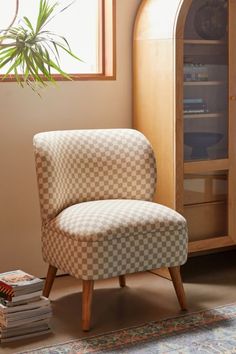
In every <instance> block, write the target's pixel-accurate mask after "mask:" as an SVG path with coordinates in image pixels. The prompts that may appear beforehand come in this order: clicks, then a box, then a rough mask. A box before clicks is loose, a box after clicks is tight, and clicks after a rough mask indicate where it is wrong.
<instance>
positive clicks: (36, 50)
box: [0, 0, 80, 90]
mask: <svg viewBox="0 0 236 354" xmlns="http://www.w3.org/2000/svg"><path fill="white" fill-rule="evenodd" d="M58 5H59V4H58V2H55V3H53V4H49V1H48V0H40V2H39V10H38V16H37V21H36V24H35V25H34V26H33V24H32V23H31V21H30V19H29V18H28V17H26V16H24V17H23V19H21V21H20V23H19V25H18V26H13V25H10V27H9V28H8V29H6V30H3V31H1V33H0V68H3V67H5V66H6V65H7V72H6V73H5V75H4V76H3V78H2V79H3V80H4V79H6V78H7V77H9V76H11V77H12V76H13V77H15V79H16V81H17V82H18V83H19V84H20V85H21V86H22V87H23V86H24V84H27V85H29V86H30V87H31V88H32V89H36V88H37V87H38V86H40V87H41V86H46V85H47V83H48V82H55V79H54V78H53V75H52V72H51V70H52V69H54V70H55V71H56V72H57V73H59V74H60V75H62V76H63V77H64V78H66V79H68V80H70V79H71V78H70V76H69V75H68V74H67V73H66V72H64V71H63V70H62V69H61V67H60V51H64V52H66V53H67V54H68V55H70V56H72V57H74V58H75V59H76V60H80V59H79V58H78V57H77V56H76V55H75V54H73V53H72V51H71V48H70V46H69V43H68V41H67V40H66V38H65V37H63V36H59V35H57V34H55V33H53V32H51V31H49V30H47V29H46V26H47V25H48V23H49V22H50V21H51V20H52V19H53V18H54V17H55V16H56V15H57V14H58V13H59V12H62V11H64V10H65V9H67V8H68V6H69V5H68V6H66V7H65V8H63V9H62V10H60V11H59V12H57V13H56V9H57V7H58ZM17 8H18V7H17ZM15 17H16V16H15ZM36 90H37V89H36Z"/></svg>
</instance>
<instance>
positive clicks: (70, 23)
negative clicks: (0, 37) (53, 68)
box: [0, 0, 115, 80]
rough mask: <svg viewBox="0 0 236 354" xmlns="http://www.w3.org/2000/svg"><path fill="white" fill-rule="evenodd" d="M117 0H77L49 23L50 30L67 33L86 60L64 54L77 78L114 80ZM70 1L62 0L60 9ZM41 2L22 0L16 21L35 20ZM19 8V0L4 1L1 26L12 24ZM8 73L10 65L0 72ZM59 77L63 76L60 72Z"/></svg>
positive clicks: (63, 62) (0, 7)
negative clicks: (17, 5) (7, 69)
mask: <svg viewBox="0 0 236 354" xmlns="http://www.w3.org/2000/svg"><path fill="white" fill-rule="evenodd" d="M49 1H50V2H52V3H55V2H56V1H55V0H49ZM114 2H115V0H75V1H74V2H73V3H72V5H71V6H69V7H68V8H67V9H66V11H63V12H62V13H60V14H58V16H56V17H55V18H53V20H52V21H51V22H50V23H49V24H48V25H47V29H49V30H52V31H53V32H55V33H57V34H59V35H62V36H64V37H65V38H66V39H67V40H68V42H69V44H70V46H71V49H72V51H73V53H75V54H76V55H77V56H78V57H79V58H81V59H82V61H81V62H78V61H77V60H75V59H73V58H72V57H70V56H69V55H66V53H61V59H60V66H61V67H62V69H63V70H64V71H65V72H67V73H69V74H70V75H71V76H72V77H73V79H75V80H76V79H114V77H115V73H114V70H115V55H114V35H115V33H114V28H115V23H114V22H115V9H114V6H115V5H114ZM6 3H7V5H6ZM70 3H71V1H70V0H63V1H59V4H60V7H58V11H59V9H62V8H64V7H65V6H66V5H68V4H70ZM38 4H39V0H37V6H35V5H36V2H35V1H33V0H20V1H19V10H18V16H17V19H16V21H15V24H17V23H19V19H20V18H22V17H23V16H27V17H29V18H30V20H32V22H33V23H35V20H36V17H37V12H38ZM30 5H31V6H30ZM15 7H16V1H15V0H7V2H6V0H0V24H1V25H0V28H7V27H8V26H9V24H10V23H11V21H12V18H13V17H14V13H15ZM4 72H6V68H3V69H1V71H0V74H4ZM55 78H56V79H58V80H60V79H62V77H61V76H60V75H59V74H56V72H55Z"/></svg>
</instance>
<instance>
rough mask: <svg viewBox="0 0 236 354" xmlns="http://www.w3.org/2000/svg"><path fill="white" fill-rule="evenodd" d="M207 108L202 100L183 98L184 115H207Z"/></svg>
mask: <svg viewBox="0 0 236 354" xmlns="http://www.w3.org/2000/svg"><path fill="white" fill-rule="evenodd" d="M208 112H209V110H208V107H207V104H206V102H205V101H204V100H203V98H184V113H185V114H187V113H189V114H190V113H208Z"/></svg>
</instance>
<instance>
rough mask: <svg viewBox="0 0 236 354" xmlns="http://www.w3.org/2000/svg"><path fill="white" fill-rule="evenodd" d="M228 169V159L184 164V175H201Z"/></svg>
mask: <svg viewBox="0 0 236 354" xmlns="http://www.w3.org/2000/svg"><path fill="white" fill-rule="evenodd" d="M228 169H229V160H228V159H217V160H205V161H189V162H184V173H201V172H210V171H223V170H225V171H227V170H228Z"/></svg>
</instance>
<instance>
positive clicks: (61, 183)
mask: <svg viewBox="0 0 236 354" xmlns="http://www.w3.org/2000/svg"><path fill="white" fill-rule="evenodd" d="M34 149H35V159H36V174H37V179H38V189H39V200H40V209H41V217H42V222H43V223H46V222H47V221H48V220H50V219H52V218H53V217H55V216H56V215H57V214H58V213H59V212H60V211H61V210H63V209H64V208H66V207H68V206H70V205H73V204H77V203H80V202H85V201H91V200H99V199H103V200H104V199H141V200H152V198H153V195H154V192H155V185H156V164H155V158H154V154H153V150H152V147H151V146H150V144H149V142H148V140H147V139H146V138H145V137H144V135H143V134H141V133H140V132H138V131H137V130H133V129H91V130H65V131H52V132H44V133H39V134H36V135H35V136H34Z"/></svg>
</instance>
